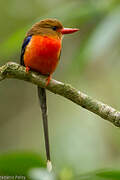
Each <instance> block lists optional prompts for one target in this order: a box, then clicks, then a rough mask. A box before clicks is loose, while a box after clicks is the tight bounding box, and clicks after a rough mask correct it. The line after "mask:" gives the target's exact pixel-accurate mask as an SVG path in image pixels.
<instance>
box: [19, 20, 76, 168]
mask: <svg viewBox="0 0 120 180" xmlns="http://www.w3.org/2000/svg"><path fill="white" fill-rule="evenodd" d="M78 30H79V29H76V28H64V27H63V25H62V24H61V22H59V21H58V20H57V19H44V20H41V21H40V22H38V23H36V24H34V25H33V26H32V27H31V29H30V30H29V31H28V32H27V34H26V36H25V39H24V41H23V45H22V50H21V58H20V64H21V65H23V66H25V67H26V72H28V73H29V70H33V71H37V72H39V73H40V74H42V75H45V76H47V78H46V86H47V85H48V84H49V82H50V79H51V75H52V74H53V72H54V71H55V69H56V67H57V65H58V62H59V59H60V53H61V45H62V37H63V35H64V34H71V33H74V32H76V31H78ZM38 97H39V101H40V106H41V111H42V118H43V127H44V138H45V147H46V156H47V167H48V169H49V171H50V170H51V169H52V164H51V160H50V148H49V136H48V120H47V105H46V91H45V88H41V87H39V86H38Z"/></svg>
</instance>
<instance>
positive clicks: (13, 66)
mask: <svg viewBox="0 0 120 180" xmlns="http://www.w3.org/2000/svg"><path fill="white" fill-rule="evenodd" d="M5 78H16V79H21V80H24V81H28V82H31V83H33V84H35V85H39V86H40V87H45V84H46V77H45V76H42V75H40V74H39V73H36V72H32V71H30V72H28V73H26V72H25V67H23V66H21V65H19V64H17V63H13V62H8V63H6V64H5V65H3V66H1V67H0V81H2V80H4V79H5ZM46 89H48V90H49V91H51V92H53V93H55V94H59V95H61V96H63V97H65V98H67V99H69V100H71V101H72V102H74V103H76V104H78V105H80V106H81V107H83V108H85V109H87V110H89V111H91V112H93V113H95V114H97V115H99V116H100V117H102V118H103V119H105V120H108V121H109V122H111V123H113V124H114V125H115V126H117V127H120V112H119V111H117V110H115V109H114V108H112V107H110V106H108V105H107V104H104V103H102V102H100V101H98V100H95V99H93V98H92V97H90V96H88V95H86V94H84V93H82V92H80V91H79V90H77V89H75V88H73V87H72V86H71V85H69V84H64V83H62V82H58V81H56V80H53V79H52V80H51V81H50V83H49V85H48V86H47V87H46Z"/></svg>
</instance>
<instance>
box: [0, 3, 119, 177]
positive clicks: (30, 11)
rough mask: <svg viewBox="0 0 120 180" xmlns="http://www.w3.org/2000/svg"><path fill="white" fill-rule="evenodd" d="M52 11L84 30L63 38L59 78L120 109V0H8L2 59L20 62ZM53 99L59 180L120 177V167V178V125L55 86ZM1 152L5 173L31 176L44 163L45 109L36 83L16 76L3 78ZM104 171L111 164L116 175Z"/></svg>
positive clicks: (0, 169) (2, 14)
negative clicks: (29, 36)
mask: <svg viewBox="0 0 120 180" xmlns="http://www.w3.org/2000/svg"><path fill="white" fill-rule="evenodd" d="M48 17H49V18H57V19H59V20H60V21H61V22H62V23H63V25H64V26H65V27H76V28H80V31H79V32H77V33H75V34H73V35H68V36H65V37H64V40H63V47H62V54H61V60H60V63H59V66H58V68H57V70H56V72H55V73H54V76H53V78H55V79H57V80H59V81H62V82H65V83H69V84H71V85H72V86H74V87H75V88H78V89H79V90H81V91H82V92H84V93H86V94H88V95H90V96H92V97H94V98H96V99H98V100H100V101H102V102H104V103H106V104H108V105H111V106H113V107H114V108H116V109H118V110H120V97H119V92H120V83H119V77H120V1H119V0H109V1H108V0H98V1H96V0H76V1H74V0H61V1H59V0H52V1H51V0H44V1H40V0H34V1H33V0H26V1H24V0H21V1H19V0H11V1H10V0H6V1H3V0H1V1H0V23H1V26H0V65H3V64H4V63H6V62H8V61H14V62H17V63H19V59H20V51H21V45H22V42H23V39H24V36H25V33H26V31H27V30H28V29H29V28H30V27H31V25H32V24H34V23H35V22H37V21H39V20H41V19H44V18H48ZM47 101H48V118H49V133H50V146H51V159H52V162H53V169H54V173H55V174H56V178H59V179H61V180H71V179H74V180H77V179H78V180H79V179H83V178H84V179H85V178H86V179H89V178H90V179H91V177H92V179H94V178H95V179H97V178H98V179H101V176H102V175H103V177H102V179H104V178H105V179H108V177H109V178H110V177H112V180H114V179H115V177H117V178H118V179H120V173H119V170H118V171H117V175H116V173H115V176H114V171H113V169H115V170H116V169H119V168H120V130H119V128H116V127H114V126H113V125H112V124H110V123H109V122H107V121H105V120H103V119H101V118H100V117H98V116H97V115H95V114H93V113H91V112H89V111H87V110H85V109H83V108H81V107H79V106H77V105H76V104H73V103H72V102H70V101H68V100H67V99H65V98H63V97H61V96H58V95H55V94H52V93H51V92H47ZM0 154H1V155H0V175H13V174H20V175H25V174H28V171H29V170H30V169H31V168H33V167H43V166H45V148H44V138H43V128H42V119H41V112H40V107H39V102H38V97H37V90H36V86H35V85H33V84H30V83H27V82H24V81H20V80H15V79H10V80H5V81H2V82H1V83H0ZM100 169H103V171H104V172H106V174H105V173H103V172H101V173H100V172H98V171H99V170H100ZM105 169H112V171H110V172H111V176H109V175H110V172H108V171H106V170H105ZM89 172H90V173H89ZM86 173H87V175H86ZM33 174H35V173H33ZM33 174H32V175H33ZM81 174H83V176H84V177H82V176H81ZM88 174H89V175H88ZM113 177H114V178H113ZM49 178H51V177H49ZM52 178H53V177H52ZM52 178H51V179H52ZM33 179H34V175H33Z"/></svg>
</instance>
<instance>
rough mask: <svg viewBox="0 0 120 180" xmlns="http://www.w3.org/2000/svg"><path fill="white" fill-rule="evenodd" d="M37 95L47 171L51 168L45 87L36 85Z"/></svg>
mask: <svg viewBox="0 0 120 180" xmlns="http://www.w3.org/2000/svg"><path fill="white" fill-rule="evenodd" d="M38 97H39V101H40V106H41V111H42V119H43V128H44V138H45V148H46V156H47V168H48V170H49V171H51V170H52V164H51V161H50V146H49V133H48V118H47V103H46V90H45V88H41V87H39V86H38Z"/></svg>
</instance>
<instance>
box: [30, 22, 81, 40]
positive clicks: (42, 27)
mask: <svg viewBox="0 0 120 180" xmlns="http://www.w3.org/2000/svg"><path fill="white" fill-rule="evenodd" d="M78 30H79V29H77V28H64V27H63V25H62V24H61V22H60V21H58V20H57V19H45V20H41V21H40V22H38V23H36V24H34V25H33V26H32V28H31V29H30V30H29V31H28V33H27V36H29V35H36V34H40V35H46V36H53V37H57V38H60V39H61V37H62V35H64V34H71V33H74V32H76V31H78Z"/></svg>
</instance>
